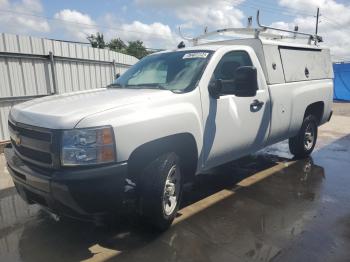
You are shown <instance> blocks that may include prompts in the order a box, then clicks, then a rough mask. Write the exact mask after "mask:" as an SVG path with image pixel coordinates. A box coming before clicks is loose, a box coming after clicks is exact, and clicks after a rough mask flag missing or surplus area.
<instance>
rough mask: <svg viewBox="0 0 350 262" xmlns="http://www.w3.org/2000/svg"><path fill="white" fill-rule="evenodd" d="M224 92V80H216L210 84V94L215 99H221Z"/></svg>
mask: <svg viewBox="0 0 350 262" xmlns="http://www.w3.org/2000/svg"><path fill="white" fill-rule="evenodd" d="M221 91H222V80H221V79H216V80H215V81H211V82H210V84H209V94H210V95H211V96H212V97H213V98H215V99H218V98H219V97H220V94H221Z"/></svg>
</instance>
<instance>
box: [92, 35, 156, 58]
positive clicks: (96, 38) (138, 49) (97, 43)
mask: <svg viewBox="0 0 350 262" xmlns="http://www.w3.org/2000/svg"><path fill="white" fill-rule="evenodd" d="M87 40H89V42H90V44H91V46H92V47H95V48H101V49H104V48H106V47H108V48H109V49H110V50H112V51H116V52H120V53H123V54H127V55H131V56H135V57H137V58H138V59H141V58H143V57H144V56H146V55H149V54H150V53H152V52H149V51H147V49H146V47H145V46H144V44H143V42H142V41H140V40H136V41H129V42H128V44H125V42H124V41H123V40H121V39H120V38H113V39H111V41H110V42H108V43H106V42H105V40H104V37H103V34H102V33H96V35H94V34H91V35H90V36H88V37H87Z"/></svg>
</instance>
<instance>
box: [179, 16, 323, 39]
mask: <svg viewBox="0 0 350 262" xmlns="http://www.w3.org/2000/svg"><path fill="white" fill-rule="evenodd" d="M256 20H257V24H258V28H249V27H248V28H224V29H218V30H215V31H211V32H207V31H205V32H204V34H202V35H199V36H197V37H194V38H189V37H185V36H184V35H183V34H182V32H181V29H180V27H179V34H180V36H181V37H182V38H183V39H185V40H187V41H191V42H192V43H193V44H194V45H198V44H199V40H202V39H207V38H208V37H211V36H215V35H224V34H227V33H233V34H234V35H235V36H238V35H244V36H253V37H254V38H259V37H265V38H270V39H296V38H297V36H299V37H304V38H306V39H308V44H311V43H312V41H314V43H315V44H317V43H319V42H322V37H321V36H318V35H313V34H308V33H303V32H298V31H291V30H286V29H281V28H275V27H271V26H266V25H263V24H261V22H260V11H259V10H258V12H257V16H256ZM269 30H273V31H279V32H283V33H290V34H293V36H286V35H281V34H274V33H270V32H268V31H269Z"/></svg>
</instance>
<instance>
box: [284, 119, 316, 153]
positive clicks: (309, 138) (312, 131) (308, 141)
mask: <svg viewBox="0 0 350 262" xmlns="http://www.w3.org/2000/svg"><path fill="white" fill-rule="evenodd" d="M317 127H318V125H317V119H316V118H315V116H313V115H308V116H306V117H305V118H304V121H303V124H302V126H301V128H300V130H299V133H298V134H297V135H296V136H294V137H291V138H289V150H290V152H291V153H292V154H293V155H294V156H295V157H296V158H306V157H308V156H309V155H310V154H311V153H312V151H313V150H314V148H315V145H316V140H317Z"/></svg>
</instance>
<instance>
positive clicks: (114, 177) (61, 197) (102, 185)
mask: <svg viewBox="0 0 350 262" xmlns="http://www.w3.org/2000/svg"><path fill="white" fill-rule="evenodd" d="M4 153H5V157H6V160H7V164H8V170H9V172H10V174H11V176H12V179H13V181H14V184H15V186H16V188H17V191H18V193H19V194H20V195H21V197H22V198H23V199H24V200H26V201H27V202H28V203H37V204H40V205H41V206H43V207H45V208H47V209H49V210H50V211H51V212H53V213H55V214H57V215H65V216H70V217H75V218H87V219H90V218H93V217H100V216H102V215H105V214H107V213H111V212H113V213H121V212H123V211H124V207H125V206H126V205H125V204H127V203H129V202H130V199H132V195H133V191H134V188H133V186H134V184H133V183H132V182H131V181H130V180H129V179H127V173H128V172H127V169H128V166H127V163H126V162H123V163H119V164H112V165H104V166H98V167H97V166H96V167H89V168H85V167H84V168H69V169H68V168H67V169H65V168H62V169H60V170H47V169H46V170H44V169H39V168H37V167H35V166H31V165H29V164H27V163H26V162H24V161H22V160H21V159H20V158H19V157H18V156H17V155H16V153H15V152H14V149H13V148H12V146H11V145H9V146H8V147H7V148H5V150H4Z"/></svg>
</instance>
